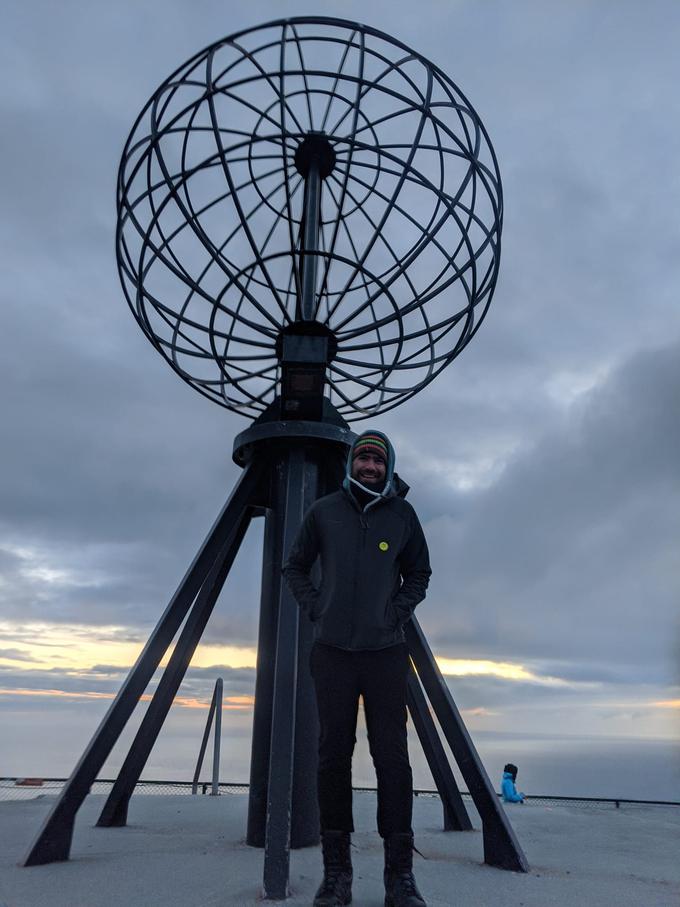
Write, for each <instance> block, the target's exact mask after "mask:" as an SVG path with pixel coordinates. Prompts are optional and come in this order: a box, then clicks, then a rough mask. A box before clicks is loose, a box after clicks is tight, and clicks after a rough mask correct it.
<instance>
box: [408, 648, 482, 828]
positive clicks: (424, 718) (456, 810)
mask: <svg viewBox="0 0 680 907" xmlns="http://www.w3.org/2000/svg"><path fill="white" fill-rule="evenodd" d="M407 701H408V710H409V712H410V714H411V720H412V721H413V725H414V727H415V729H416V732H417V734H418V739H419V740H420V745H421V746H422V748H423V752H424V753H425V758H426V759H427V764H428V765H429V767H430V771H431V772H432V778H433V780H434V783H435V785H436V787H437V790H438V791H439V796H440V798H441V801H442V807H443V810H444V831H471V830H472V822H470V817H469V816H468V814H467V810H466V809H465V804H464V803H463V798H462V797H461V795H460V791H459V790H458V785H457V784H456V779H455V777H454V775H453V772H452V771H451V766H450V765H449V760H448V759H447V758H446V753H445V751H444V747H443V746H442V742H441V740H440V739H439V734H438V733H437V728H436V727H435V725H434V721H433V719H432V715H431V714H430V710H429V708H428V706H427V700H426V699H425V694H424V693H423V691H422V688H421V686H420V681H419V680H418V675H417V674H416V671H415V668H414V667H413V664H411V670H410V672H409V677H408V690H407Z"/></svg>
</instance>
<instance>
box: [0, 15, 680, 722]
mask: <svg viewBox="0 0 680 907" xmlns="http://www.w3.org/2000/svg"><path fill="white" fill-rule="evenodd" d="M225 10H226V7H225V5H224V4H219V3H213V2H210V3H204V4H201V6H200V8H199V9H198V10H197V8H196V7H195V6H193V5H190V4H188V3H184V2H163V3H160V2H141V3H135V4H133V3H128V2H122V3H117V4H114V5H111V4H104V3H85V2H81V3H77V2H71V3H68V2H66V3H62V4H58V5H54V4H48V3H39V2H33V3H30V4H19V3H13V2H10V3H9V4H7V5H6V6H5V7H4V16H3V20H4V21H3V29H2V34H1V35H0V69H1V70H2V79H1V80H0V113H1V116H2V124H3V129H2V132H3V136H2V144H1V148H2V150H1V159H2V167H1V168H0V183H1V185H0V189H1V193H2V195H1V197H2V210H1V211H0V243H1V248H2V264H3V277H2V282H1V283H0V313H1V314H0V317H1V319H2V333H1V336H2V356H1V357H0V386H1V387H2V389H3V410H2V421H1V424H2V436H3V442H2V450H3V470H2V473H1V474H0V622H1V623H2V628H1V632H0V664H4V665H5V667H4V668H1V669H0V670H1V672H2V673H1V674H0V687H3V688H5V689H17V688H35V689H61V690H69V691H73V692H77V691H91V692H98V691H99V692H106V693H113V692H115V690H117V689H118V687H119V685H120V682H121V679H122V676H123V675H122V674H121V673H120V670H119V668H116V669H115V670H113V669H112V670H107V669H106V668H105V666H104V667H99V668H96V669H94V670H93V671H92V672H90V673H89V674H87V675H84V674H73V673H72V672H70V673H69V672H68V671H67V672H64V671H62V670H61V669H60V668H59V663H58V661H55V664H54V668H53V670H52V671H51V672H50V671H45V670H43V669H35V668H34V669H33V670H31V664H30V661H29V660H28V658H29V656H27V655H26V651H25V650H24V649H22V648H21V647H20V646H19V643H20V642H21V641H22V640H24V641H25V640H26V638H27V636H26V635H25V634H26V633H28V635H29V637H30V634H31V632H33V631H31V630H30V629H29V630H26V627H30V626H31V625H33V624H35V623H36V622H42V623H47V624H64V625H78V626H92V627H99V628H103V631H102V632H109V631H107V630H106V628H110V627H116V628H117V629H116V630H115V631H114V632H115V634H116V638H118V639H129V640H132V641H143V640H144V639H145V638H146V636H147V635H148V632H149V629H150V628H151V627H152V626H153V625H154V624H155V621H156V620H157V618H158V616H159V615H160V613H161V612H162V610H163V608H164V606H165V603H166V602H167V600H168V598H169V596H170V595H171V594H172V592H173V590H174V587H175V585H176V583H177V582H178V580H179V579H180V577H181V575H182V574H183V572H184V569H185V565H187V564H188V562H189V561H190V559H191V557H192V556H193V553H194V552H195V550H196V548H197V546H198V545H199V544H200V542H201V540H202V538H203V536H204V534H205V532H206V531H207V529H208V527H209V526H210V524H211V522H212V519H213V517H214V515H215V514H216V513H217V511H218V510H219V509H220V507H221V506H222V503H223V501H224V499H225V497H226V495H227V494H228V491H229V489H230V488H231V486H232V484H233V482H234V481H235V479H236V478H237V475H238V469H237V468H236V467H235V466H234V465H233V463H232V462H231V447H232V441H233V436H234V435H235V434H236V433H237V432H238V431H241V430H242V429H243V428H245V427H246V425H247V423H246V421H245V420H244V419H242V418H239V417H238V416H236V415H233V414H231V413H228V412H226V411H224V410H221V409H220V408H219V407H217V406H215V405H214V404H212V403H210V402H209V401H208V400H206V399H204V398H203V397H201V396H200V395H198V394H196V393H195V392H194V391H193V390H191V389H190V388H189V387H187V386H185V385H184V384H183V383H182V382H181V381H180V380H179V379H178V378H177V376H176V375H175V374H174V373H173V372H172V371H171V370H170V369H169V368H168V367H167V365H166V364H165V363H164V362H163V361H162V360H161V358H160V357H159V356H158V355H157V353H155V351H154V350H153V349H152V348H151V346H150V345H149V344H148V342H147V341H146V339H145V338H144V337H143V336H142V334H141V332H140V331H139V329H138V327H137V325H136V324H135V322H134V319H133V318H132V316H131V314H130V313H129V310H128V308H127V306H126V304H125V301H124V297H123V294H122V291H121V288H120V285H119V282H118V277H117V272H116V268H115V257H114V227H115V210H114V185H115V177H116V170H117V166H118V161H119V157H120V153H121V151H122V147H123V144H124V141H125V139H126V137H127V134H128V132H129V130H130V128H131V126H132V123H133V121H134V119H135V117H136V115H137V113H138V112H139V110H140V109H141V107H142V106H143V104H144V103H145V102H146V100H147V98H148V96H149V95H150V93H151V92H152V91H153V90H154V88H155V87H156V86H157V85H158V84H159V83H160V82H161V81H162V80H163V79H164V78H165V77H166V76H167V75H168V74H169V73H170V72H171V71H172V70H173V69H174V68H175V67H176V66H178V65H179V64H180V63H181V62H183V61H184V60H185V59H187V58H188V57H189V56H191V55H192V54H193V53H194V52H195V51H197V50H199V49H200V48H201V47H203V46H205V45H206V44H208V43H211V42H212V41H214V40H216V39H217V38H219V37H221V36H223V35H226V34H229V33H231V32H232V31H235V30H237V29H239V28H242V27H246V26H248V25H251V24H256V23H258V22H261V21H266V20H267V19H271V18H277V17H279V16H283V15H300V14H304V13H306V12H310V13H311V12H314V13H317V14H325V15H338V16H344V17H346V18H352V19H357V20H358V21H363V22H366V23H367V24H370V25H375V26H377V27H379V28H383V29H385V30H387V31H389V32H391V33H392V34H394V36H395V37H398V38H400V39H402V40H404V41H406V42H407V43H409V44H410V45H412V46H413V47H414V48H416V49H417V50H418V51H420V52H421V53H423V54H424V55H425V56H427V57H429V58H430V59H432V60H433V61H434V62H435V63H437V64H439V65H440V66H441V67H442V69H444V71H445V72H447V73H448V74H449V75H450V76H451V77H452V78H453V80H454V81H455V82H456V83H457V84H458V85H459V86H460V87H461V89H462V90H463V92H464V93H465V94H466V95H467V96H468V97H469V98H470V100H471V102H472V103H473V105H474V106H475V108H476V109H477V110H478V112H479V113H480V115H481V117H482V119H483V121H484V123H485V125H486V126H487V129H488V131H489V134H490V136H491V139H492V142H493V144H494V147H495V150H496V152H497V155H498V159H499V164H500V169H501V174H502V177H503V182H504V192H505V204H506V215H505V227H504V235H503V260H502V264H501V276H500V280H499V284H498V287H497V291H496V296H495V298H494V301H493V303H492V306H491V309H490V311H489V314H488V317H487V320H486V322H485V323H484V325H483V326H482V328H481V329H480V331H479V333H478V335H477V336H476V338H475V339H474V340H473V342H472V343H471V344H470V346H469V347H468V348H467V349H466V350H465V351H464V353H463V354H462V355H461V356H460V357H459V359H457V360H456V361H455V363H454V364H453V365H452V366H450V367H449V368H448V369H447V370H446V371H445V372H444V373H443V374H442V375H441V376H440V377H439V378H438V379H437V380H436V381H435V382H434V383H433V384H432V385H430V386H429V387H428V388H427V389H426V390H425V391H423V392H422V393H421V394H420V395H418V397H417V398H415V399H414V400H412V401H410V402H409V403H407V404H406V405H404V406H403V407H401V408H399V409H398V410H396V411H394V412H391V413H389V414H387V415H386V416H385V417H383V418H380V419H378V420H377V421H376V423H375V425H376V427H378V428H380V429H382V430H384V431H386V432H387V433H388V434H390V435H391V436H392V437H393V440H394V442H395V446H396V448H397V455H398V469H399V471H400V472H401V474H402V475H403V476H404V477H405V478H406V479H407V481H408V482H409V483H410V484H411V486H412V493H411V499H412V501H413V503H414V505H415V506H416V508H417V510H418V512H419V514H420V516H421V519H422V521H423V523H424V524H425V526H426V532H427V535H428V539H429V542H430V546H431V552H432V559H433V569H434V575H433V580H432V585H431V592H430V595H429V597H428V600H427V601H426V603H424V604H423V605H422V608H421V611H420V619H421V622H422V624H423V626H424V628H425V630H426V632H427V634H428V637H429V639H430V642H431V644H432V646H433V648H434V649H435V651H436V652H437V654H440V655H442V656H444V657H446V658H451V659H453V658H468V659H491V660H495V661H498V662H513V663H521V664H523V665H526V666H527V668H528V669H530V670H531V671H533V672H534V673H535V674H536V676H537V677H540V678H553V679H557V680H561V681H563V686H562V687H560V686H559V685H555V684H553V685H552V686H551V685H550V683H547V682H546V683H542V684H541V683H534V682H527V683H517V682H515V683H512V684H508V683H507V682H504V681H501V680H500V679H498V678H484V679H480V678H475V677H465V678H460V679H459V680H452V688H453V689H454V693H455V695H456V698H457V700H458V701H459V702H460V704H461V705H462V706H463V707H464V708H467V709H481V710H482V712H480V715H482V716H483V714H484V713H485V712H486V713H489V715H488V717H487V718H484V717H482V718H480V719H479V721H478V723H477V726H479V727H481V728H484V729H488V730H494V729H496V730H503V729H507V727H508V726H511V724H512V721H513V720H514V719H513V718H512V715H513V710H517V709H522V710H524V711H525V713H530V714H531V715H533V716H534V719H533V720H534V725H533V726H534V728H538V727H540V725H541V723H542V722H548V724H546V727H549V726H550V725H549V722H550V720H551V719H550V718H549V717H546V716H549V714H550V713H551V710H552V714H553V715H554V714H556V712H555V709H559V708H560V707H561V706H560V703H562V704H566V705H565V707H567V705H568V708H569V709H570V711H569V716H570V717H569V728H570V729H571V730H573V731H574V732H580V733H593V732H596V729H597V722H598V721H599V720H600V718H601V714H602V712H601V704H602V703H604V702H610V701H611V702H612V703H614V702H618V703H622V702H629V703H645V702H651V701H656V700H673V699H676V700H677V699H678V698H679V694H680V691H679V689H678V683H679V681H680V678H679V676H678V650H679V648H680V627H679V624H678V609H677V602H678V587H679V582H678V573H679V571H678V567H679V564H678V541H679V540H680V471H679V469H678V462H680V443H679V441H680V429H679V426H678V419H677V409H678V399H679V398H680V356H679V355H678V354H679V353H680V349H679V347H680V307H679V306H678V287H679V286H680V223H679V220H678V214H677V212H678V210H680V177H679V176H678V160H679V159H680V126H679V124H680V95H678V91H677V87H678V84H680V58H679V56H678V53H677V35H678V34H679V33H680V7H678V5H677V4H676V3H675V2H672V0H669V2H661V0H652V2H649V3H646V4H642V3H639V2H613V0H611V2H602V3H597V4H596V3H589V2H582V3H580V2H566V0H564V2H554V3H543V2H530V0H520V2H510V0H496V2H485V3H476V2H447V3H443V2H442V3H440V2H436V0H427V2H423V3H420V4H413V3H410V4H404V5H403V6H402V5H400V4H399V3H389V4H387V3H384V4H383V3H378V2H376V3H368V4H366V3H358V2H353V0H348V2H346V3H344V4H343V5H342V7H341V8H340V7H339V5H338V4H335V3H314V4H312V3H299V4H292V3H288V2H279V3H266V2H257V3H254V4H250V5H249V6H247V7H233V8H231V7H230V8H229V11H228V13H226V12H225ZM362 425H363V426H364V427H365V424H364V423H359V424H358V427H360V426H362ZM260 531H261V528H260V527H259V526H258V527H257V529H255V530H254V531H253V532H252V537H249V538H248V540H247V542H246V546H245V549H244V551H243V553H242V556H241V557H240V558H239V561H238V562H237V567H236V569H235V570H234V573H233V575H232V576H231V577H230V578H229V581H228V583H227V586H226V587H225V592H224V594H223V596H222V599H221V602H220V605H219V607H218V609H217V612H216V614H215V616H214V619H213V620H212V622H211V624H210V625H209V628H208V631H207V634H206V640H207V641H208V642H213V643H218V642H219V643H222V644H225V645H227V644H228V645H243V646H252V645H254V644H255V640H256V628H257V609H258V584H259V569H260V568H259V562H258V559H259V537H260ZM22 627H23V628H24V629H23V630H22ZM22 634H23V635H22ZM57 656H58V653H57ZM214 677H215V671H214V670H212V669H211V670H209V671H203V669H198V668H194V669H192V671H191V672H190V674H189V675H188V678H187V681H186V683H185V685H184V686H183V688H182V695H183V696H187V697H192V696H199V694H200V695H203V696H204V697H205V696H206V695H209V690H210V688H211V686H212V683H213V681H214ZM225 686H226V690H227V694H228V695H247V694H250V693H251V692H252V671H249V670H248V669H238V670H237V669H234V670H232V671H229V670H228V669H227V670H226V675H225ZM206 691H207V692H206ZM598 696H599V697H600V699H599V700H598ZM598 701H599V702H600V706H598V705H597V702H598ZM8 702H9V699H7V698H6V702H5V703H4V704H3V703H2V702H0V709H2V708H9V706H8V705H7V703H8ZM622 708H623V707H622ZM640 708H642V706H640ZM598 709H599V711H598ZM532 710H533V711H532ZM589 710H590V711H589ZM623 711H625V710H623ZM623 711H622V709H619V711H618V712H615V717H616V716H618V719H621V715H622V714H623ZM491 713H495V716H496V717H494V715H493V714H491ZM629 713H630V716H631V717H630V722H631V723H630V728H631V731H633V730H634V728H635V726H636V723H637V727H638V728H639V729H641V730H642V732H644V733H649V734H657V735H659V736H662V735H665V736H669V735H671V734H672V733H674V731H675V729H677V721H676V719H674V718H672V717H669V715H671V716H672V715H677V714H678V712H677V709H675V710H666V711H665V712H664V713H663V717H662V719H658V720H657V718H655V719H654V721H651V720H650V722H648V723H645V719H642V718H640V715H637V717H636V713H635V710H634V708H633V706H631V708H630V709H629ZM565 714H566V713H565ZM640 714H642V713H640ZM579 715H580V716H581V717H580V718H579V717H578V716H579ZM470 720H471V721H472V722H473V725H474V722H475V719H474V718H472V717H471V719H470ZM557 723H559V721H558V722H557ZM554 724H555V722H554ZM555 727H556V724H555V726H554V727H553V729H555ZM621 727H622V725H621V724H620V722H619V724H617V725H616V731H617V732H620V731H621ZM562 729H564V728H562Z"/></svg>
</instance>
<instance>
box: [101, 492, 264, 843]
mask: <svg viewBox="0 0 680 907" xmlns="http://www.w3.org/2000/svg"><path fill="white" fill-rule="evenodd" d="M250 520H251V509H250V507H247V508H246V509H245V510H244V512H243V514H242V516H241V518H240V519H239V520H238V521H236V522H235V523H234V525H233V526H232V527H231V529H230V530H229V532H228V537H227V539H226V543H225V545H224V547H223V548H222V550H221V551H220V554H219V556H218V558H217V559H216V561H215V563H214V564H213V566H212V568H211V570H210V573H209V574H208V576H207V578H206V580H205V582H204V583H203V585H202V586H201V590H200V592H199V593H198V596H197V597H196V601H195V602H194V605H193V607H192V609H191V611H190V613H189V616H188V617H187V619H186V622H185V624H184V626H183V627H182V632H181V633H180V635H179V639H178V640H177V642H176V644H175V647H174V649H173V651H172V655H171V656H170V660H169V661H168V664H167V667H166V668H165V671H164V672H163V676H162V677H161V679H160V681H159V683H158V687H157V688H156V692H155V693H154V695H153V698H152V699H151V702H150V703H149V706H148V708H147V710H146V713H145V715H144V718H143V719H142V723H141V725H140V726H139V730H138V731H137V733H136V734H135V738H134V740H133V741H132V744H131V746H130V750H129V752H128V754H127V756H126V757H125V761H124V762H123V765H122V766H121V769H120V772H119V773H118V778H117V779H116V782H115V784H114V785H113V787H112V789H111V793H110V794H109V796H108V798H107V800H106V803H105V804H104V808H103V809H102V812H101V815H100V816H99V820H98V821H97V825H99V826H102V827H109V826H117V827H120V826H123V825H125V824H126V822H127V812H128V805H129V803H130V797H131V796H132V794H133V792H134V789H135V785H136V784H137V782H138V781H139V778H140V775H141V774H142V772H143V771H144V766H145V765H146V763H147V760H148V758H149V755H150V753H151V750H152V749H153V747H154V744H155V743H156V740H157V738H158V734H159V733H160V730H161V728H162V727H163V723H164V721H165V719H166V718H167V715H168V712H169V711H170V707H171V706H172V703H173V700H174V698H175V696H176V695H177V690H178V689H179V686H180V684H181V682H182V680H183V679H184V675H185V674H186V672H187V668H188V667H189V664H190V662H191V659H192V658H193V655H194V652H195V651H196V646H197V645H198V643H199V642H200V639H201V636H202V635H203V631H204V630H205V627H206V624H207V623H208V620H209V618H210V615H211V614H212V612H213V608H214V607H215V602H216V601H217V599H218V596H219V594H220V592H221V591H222V586H223V585H224V581H225V580H226V578H227V575H228V573H229V570H230V569H231V566H232V564H233V563H234V558H235V557H236V555H237V553H238V550H239V548H240V547H241V542H242V541H243V537H244V536H245V534H246V531H247V529H248V526H249V525H250Z"/></svg>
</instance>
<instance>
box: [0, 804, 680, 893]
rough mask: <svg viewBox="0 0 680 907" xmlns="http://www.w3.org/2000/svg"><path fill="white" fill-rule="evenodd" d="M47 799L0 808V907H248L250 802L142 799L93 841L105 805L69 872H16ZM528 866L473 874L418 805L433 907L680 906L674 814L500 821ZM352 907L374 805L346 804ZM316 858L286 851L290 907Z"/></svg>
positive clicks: (258, 875) (475, 842)
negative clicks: (511, 831)
mask: <svg viewBox="0 0 680 907" xmlns="http://www.w3.org/2000/svg"><path fill="white" fill-rule="evenodd" d="M52 802H53V798H51V797H38V798H36V799H34V800H28V801H14V802H2V803H0V907H123V905H125V907H137V905H139V907H241V905H242V907H255V905H258V904H260V905H261V903H262V901H261V880H262V856H263V854H262V851H261V850H257V849H254V848H251V847H248V846H246V844H245V841H244V835H245V824H246V810H247V797H246V796H244V795H243V794H240V795H239V794H228V795H225V796H221V797H203V796H199V797H186V796H144V795H140V796H137V797H134V798H133V799H132V801H131V804H130V812H129V825H128V827H127V828H111V829H108V828H93V827H92V826H93V825H94V822H95V821H96V818H97V816H98V815H99V810H100V809H101V807H102V805H103V802H104V798H103V797H102V796H94V795H93V796H90V797H89V798H88V799H87V800H86V802H85V804H84V805H83V807H82V809H81V810H80V813H79V815H78V818H77V822H76V830H75V834H74V840H73V848H72V851H71V859H70V860H69V861H68V862H65V863H52V864H49V865H47V866H36V867H31V868H23V867H20V866H18V865H17V864H18V862H19V861H20V860H21V858H22V856H23V855H24V854H25V852H26V850H27V848H28V846H29V844H30V843H31V841H32V840H33V838H34V836H35V834H36V833H37V831H38V829H39V827H40V825H41V822H42V820H43V818H44V817H45V815H46V813H47V811H48V809H49V808H50V805H51V803H52ZM508 811H509V813H510V815H511V820H512V823H513V826H514V828H515V830H516V832H517V835H518V837H519V840H520V842H521V844H522V846H523V848H524V850H525V853H526V855H527V857H528V859H529V862H530V864H531V871H530V872H529V873H527V874H520V873H513V872H505V871H503V870H499V869H494V868H492V867H489V866H485V865H484V863H483V862H482V835H481V832H480V831H479V828H480V823H479V819H478V817H477V815H476V814H475V813H473V823H474V825H475V828H476V829H477V830H476V831H472V832H448V833H444V832H443V831H442V830H441V827H442V825H441V806H440V803H439V801H438V800H437V799H434V798H433V799H429V798H417V799H416V801H415V816H414V827H415V832H416V845H417V846H418V849H419V850H420V851H422V853H423V856H424V857H425V859H423V858H421V857H420V856H418V855H417V854H416V856H415V864H414V866H415V872H416V878H417V880H418V884H419V886H420V888H421V891H422V893H423V895H424V897H425V898H426V900H427V903H428V907H496V905H498V907H501V905H502V907H515V905H516V907H581V905H583V907H613V905H616V907H628V905H630V907H641V905H644V907H657V905H658V907H673V905H676V904H678V903H680V861H679V860H678V859H677V855H678V841H680V808H677V807H639V806H623V807H621V808H620V809H614V807H613V806H611V805H608V806H597V807H593V806H590V807H585V806H546V805H539V804H531V803H528V804H526V805H523V806H521V805H513V806H509V807H508ZM355 824H356V827H357V831H356V833H355V835H354V836H353V843H354V845H355V847H353V851H352V854H353V861H354V873H355V883H354V900H353V904H354V907H382V904H383V888H382V846H381V842H380V840H379V838H378V835H377V833H376V832H375V830H374V829H375V795H374V794H372V793H357V794H356V795H355ZM320 867H321V859H320V854H319V851H318V849H317V848H306V849H304V850H297V851H293V852H292V855H291V873H290V886H291V897H290V898H289V899H288V900H287V901H286V902H285V903H286V904H287V905H289V907H301V905H310V904H311V902H312V899H313V895H314V891H315V889H316V886H317V884H318V882H319V878H320Z"/></svg>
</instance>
